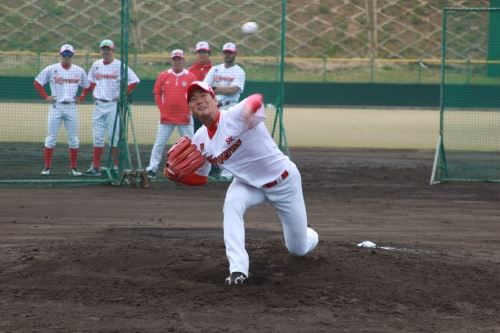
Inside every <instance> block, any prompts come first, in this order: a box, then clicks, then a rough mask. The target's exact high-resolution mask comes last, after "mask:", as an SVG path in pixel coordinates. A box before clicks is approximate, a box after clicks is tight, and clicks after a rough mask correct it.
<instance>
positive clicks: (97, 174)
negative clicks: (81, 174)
mask: <svg viewBox="0 0 500 333" xmlns="http://www.w3.org/2000/svg"><path fill="white" fill-rule="evenodd" d="M85 174H86V175H87V176H92V177H100V176H101V171H99V170H97V168H95V167H94V166H93V165H92V166H91V167H90V168H89V169H88V170H87V172H85Z"/></svg>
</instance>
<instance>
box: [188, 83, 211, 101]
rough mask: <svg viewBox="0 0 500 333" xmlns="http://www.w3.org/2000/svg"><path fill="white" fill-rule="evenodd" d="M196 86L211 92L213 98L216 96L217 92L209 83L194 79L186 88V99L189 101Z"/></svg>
mask: <svg viewBox="0 0 500 333" xmlns="http://www.w3.org/2000/svg"><path fill="white" fill-rule="evenodd" d="M196 88H198V89H201V90H203V91H206V92H207V93H209V94H210V96H212V97H213V98H215V92H214V91H213V89H212V87H210V86H209V85H208V83H206V82H203V81H193V82H191V83H190V84H189V86H188V87H187V90H186V100H187V102H188V103H189V99H190V98H191V95H192V93H193V90H195V89H196Z"/></svg>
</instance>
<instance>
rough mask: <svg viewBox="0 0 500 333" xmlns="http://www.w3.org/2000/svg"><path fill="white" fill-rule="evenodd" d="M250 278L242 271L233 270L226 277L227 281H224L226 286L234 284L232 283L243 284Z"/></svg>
mask: <svg viewBox="0 0 500 333" xmlns="http://www.w3.org/2000/svg"><path fill="white" fill-rule="evenodd" d="M247 280H248V278H247V276H246V275H245V274H243V273H241V272H232V273H231V275H229V276H228V277H227V278H226V281H224V283H225V284H226V286H232V285H236V286H237V285H242V284H245V283H246V282H247Z"/></svg>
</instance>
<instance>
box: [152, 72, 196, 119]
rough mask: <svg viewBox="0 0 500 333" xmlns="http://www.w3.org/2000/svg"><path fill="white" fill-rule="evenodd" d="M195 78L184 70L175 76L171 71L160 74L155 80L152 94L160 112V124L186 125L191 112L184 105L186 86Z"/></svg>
mask: <svg viewBox="0 0 500 333" xmlns="http://www.w3.org/2000/svg"><path fill="white" fill-rule="evenodd" d="M193 81H196V77H195V76H194V75H193V74H192V73H190V72H189V71H187V70H186V69H184V70H182V72H180V73H178V74H176V73H175V72H174V71H173V70H172V69H169V70H166V71H163V72H161V73H160V74H159V75H158V78H157V79H156V82H155V85H154V88H153V94H154V95H155V103H156V106H157V107H158V109H159V110H160V123H162V124H176V125H187V124H189V121H190V119H191V112H190V111H189V107H188V104H187V103H186V91H187V87H188V85H189V84H190V83H191V82H193Z"/></svg>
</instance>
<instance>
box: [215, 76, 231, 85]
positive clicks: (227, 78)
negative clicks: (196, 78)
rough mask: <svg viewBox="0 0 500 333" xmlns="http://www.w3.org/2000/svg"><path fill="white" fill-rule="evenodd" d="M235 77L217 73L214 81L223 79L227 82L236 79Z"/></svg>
mask: <svg viewBox="0 0 500 333" xmlns="http://www.w3.org/2000/svg"><path fill="white" fill-rule="evenodd" d="M234 79H235V78H234V77H232V76H222V75H215V76H214V82H221V81H225V82H229V83H231V82H233V81H234Z"/></svg>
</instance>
